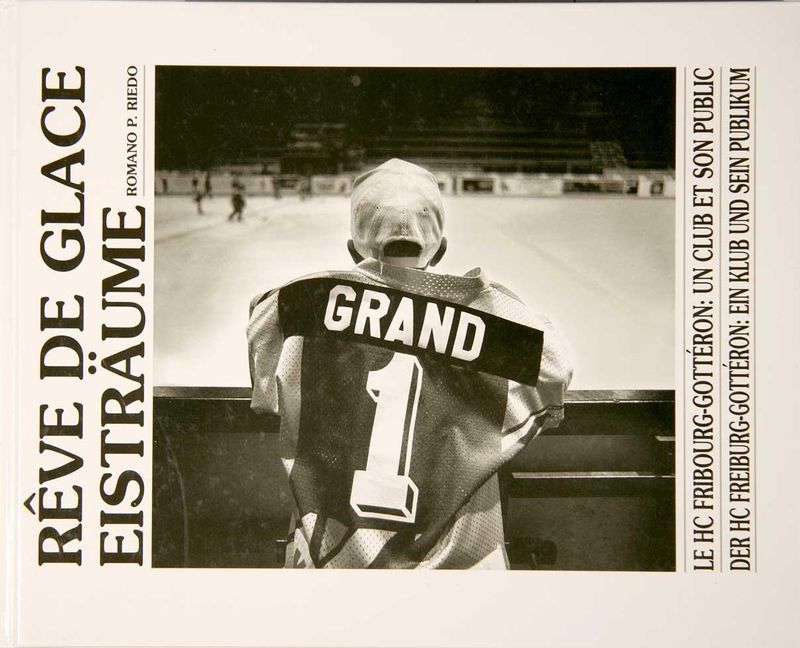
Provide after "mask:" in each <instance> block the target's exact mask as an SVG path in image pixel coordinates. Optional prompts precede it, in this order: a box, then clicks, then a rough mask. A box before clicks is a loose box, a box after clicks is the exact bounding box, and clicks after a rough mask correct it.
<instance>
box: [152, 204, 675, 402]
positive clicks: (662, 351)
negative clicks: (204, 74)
mask: <svg viewBox="0 0 800 648" xmlns="http://www.w3.org/2000/svg"><path fill="white" fill-rule="evenodd" d="M674 210H675V203H674V201H673V200H668V199H638V198H635V197H620V196H618V197H611V196H580V197H561V198H504V197H492V196H474V197H472V196H453V197H446V198H445V234H446V236H447V238H448V241H449V247H448V252H447V254H446V255H445V258H444V260H443V261H442V263H441V264H440V265H439V266H437V268H436V269H435V270H436V271H437V272H445V273H449V274H461V273H464V272H466V271H467V270H470V269H471V268H474V267H476V266H479V267H481V268H483V270H484V271H485V272H486V274H487V275H488V277H489V278H490V279H491V280H493V281H498V282H500V283H502V284H504V285H506V286H507V287H508V288H510V289H511V290H512V291H514V292H515V293H516V294H517V295H519V296H520V297H521V298H522V299H523V301H524V302H525V303H526V304H528V306H529V307H530V308H531V309H532V310H535V311H539V312H542V313H545V314H546V315H547V316H548V317H549V318H550V319H551V320H552V321H553V323H554V324H555V325H556V326H557V327H558V328H559V329H560V330H561V331H562V333H563V334H564V336H565V337H566V338H567V339H568V341H569V343H570V346H571V348H572V352H573V356H574V357H573V360H574V365H575V375H574V378H573V382H572V384H571V385H570V388H571V389H673V388H674V386H675V385H674V364H675V353H674V337H675V335H674V323H675V321H674V317H675V313H674V291H675V260H674V255H675V213H674ZM203 211H204V212H205V213H204V214H203V215H198V214H197V211H196V207H195V204H194V202H193V201H192V200H191V198H190V197H189V196H158V197H156V213H155V231H156V249H155V297H154V299H155V324H154V326H155V384H156V385H202V386H245V385H249V384H250V377H249V373H248V363H247V343H246V337H245V329H246V326H247V318H248V306H249V303H250V299H251V298H252V297H253V296H255V295H256V294H257V293H260V292H265V291H267V290H269V289H271V288H275V287H278V286H280V285H282V284H283V283H285V282H287V281H290V280H291V279H294V278H296V277H298V276H301V275H305V274H309V273H312V272H318V271H323V270H340V269H347V268H350V267H352V265H353V264H352V261H351V259H350V256H349V254H348V253H347V249H346V247H345V244H346V241H347V239H348V238H349V198H345V197H332V196H315V197H313V198H311V199H309V200H307V201H305V202H301V201H300V200H299V198H297V197H295V196H287V197H284V198H282V199H281V200H278V201H276V200H274V199H273V198H269V197H255V196H254V197H248V203H247V206H246V208H245V212H244V220H243V221H242V222H229V221H227V215H228V213H230V211H231V206H230V200H229V198H228V197H224V196H220V197H215V198H212V199H207V200H205V201H204V203H203Z"/></svg>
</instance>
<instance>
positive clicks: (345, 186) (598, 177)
mask: <svg viewBox="0 0 800 648" xmlns="http://www.w3.org/2000/svg"><path fill="white" fill-rule="evenodd" d="M435 175H436V179H437V180H438V182H439V188H440V189H441V191H442V194H444V195H449V196H453V195H480V194H485V195H492V196H509V197H514V196H517V197H554V196H562V195H569V194H614V195H630V196H636V197H639V198H652V197H657V198H674V197H675V178H674V175H673V174H672V173H670V172H667V171H634V170H627V169H620V170H614V171H607V172H605V173H603V174H592V175H578V174H530V173H479V172H463V173H458V172H456V173H445V172H437V173H436V174H435ZM238 177H239V180H240V181H241V182H242V184H244V188H245V189H244V190H245V193H246V194H247V195H250V196H282V195H293V194H298V193H300V192H303V191H308V192H309V193H310V194H311V195H344V196H347V195H349V194H350V191H351V190H352V187H353V178H354V176H353V175H348V174H341V175H315V176H311V177H310V178H307V177H304V176H298V175H290V174H282V175H266V174H256V173H241V174H239V175H238ZM233 179H234V175H233V174H232V173H230V172H218V173H211V174H210V175H209V177H208V189H209V190H210V193H211V194H212V195H229V194H230V193H231V189H232V184H233ZM194 180H196V182H194ZM309 184H310V191H309V187H308V185H309ZM155 189H156V194H158V195H161V194H172V195H191V194H194V193H195V192H196V191H201V192H203V193H208V192H207V191H206V176H205V174H201V173H194V172H191V171H156V187H155Z"/></svg>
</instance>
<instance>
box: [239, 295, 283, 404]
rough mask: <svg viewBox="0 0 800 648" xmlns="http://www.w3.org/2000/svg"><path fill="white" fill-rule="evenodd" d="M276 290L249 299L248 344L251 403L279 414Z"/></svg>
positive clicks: (280, 336)
mask: <svg viewBox="0 0 800 648" xmlns="http://www.w3.org/2000/svg"><path fill="white" fill-rule="evenodd" d="M278 312H279V311H278V291H277V290H273V291H271V292H269V293H266V294H265V295H259V296H258V297H256V298H255V299H253V301H252V302H251V303H250V323H249V324H248V326H247V346H248V351H249V357H250V379H251V381H252V384H253V395H252V399H251V402H250V406H251V407H252V408H253V409H254V410H256V411H257V412H265V413H273V414H278V413H279V412H278V388H277V378H276V375H275V373H276V371H277V368H278V361H279V360H280V357H281V351H282V348H283V333H282V331H281V324H280V318H279V315H278Z"/></svg>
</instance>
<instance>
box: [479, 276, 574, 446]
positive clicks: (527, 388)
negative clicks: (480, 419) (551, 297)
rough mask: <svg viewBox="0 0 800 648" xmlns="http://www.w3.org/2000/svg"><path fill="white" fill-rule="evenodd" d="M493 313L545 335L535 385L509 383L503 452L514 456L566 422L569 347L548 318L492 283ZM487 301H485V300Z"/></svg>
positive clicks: (569, 374) (504, 288) (570, 378)
mask: <svg viewBox="0 0 800 648" xmlns="http://www.w3.org/2000/svg"><path fill="white" fill-rule="evenodd" d="M492 289H493V290H491V291H487V293H489V295H490V299H491V309H492V310H493V311H494V312H497V313H499V314H500V315H502V316H503V317H506V318H508V319H511V320H513V321H516V322H519V323H520V324H523V325H525V326H530V327H532V328H535V329H538V330H540V331H542V333H543V336H542V355H541V360H540V363H539V375H538V377H537V380H536V385H535V386H531V385H527V384H522V383H519V382H515V381H509V385H508V401H507V405H506V414H505V419H504V421H503V431H502V448H503V451H504V453H505V452H507V453H509V455H513V454H514V453H515V452H517V451H519V450H520V449H521V448H522V447H523V446H525V445H526V444H527V443H529V442H530V441H531V440H532V439H533V438H535V437H536V436H537V435H538V434H539V433H540V432H541V431H542V430H545V429H547V428H554V427H558V425H559V424H560V423H561V421H562V420H563V418H564V396H565V394H566V392H567V388H568V387H569V383H570V381H571V380H572V372H573V368H572V360H571V354H570V352H569V347H568V345H567V343H566V341H565V340H564V338H563V337H562V336H561V334H560V333H559V332H558V331H557V330H556V328H555V327H554V326H553V324H552V323H551V322H550V320H549V319H548V318H547V317H544V316H543V315H540V314H535V313H532V312H531V311H530V310H529V309H528V308H527V307H526V306H525V305H524V304H523V303H522V301H521V300H520V299H519V297H517V296H516V295H515V294H514V293H512V292H511V291H510V290H508V288H506V287H505V286H503V285H501V284H497V283H492ZM484 298H485V297H484Z"/></svg>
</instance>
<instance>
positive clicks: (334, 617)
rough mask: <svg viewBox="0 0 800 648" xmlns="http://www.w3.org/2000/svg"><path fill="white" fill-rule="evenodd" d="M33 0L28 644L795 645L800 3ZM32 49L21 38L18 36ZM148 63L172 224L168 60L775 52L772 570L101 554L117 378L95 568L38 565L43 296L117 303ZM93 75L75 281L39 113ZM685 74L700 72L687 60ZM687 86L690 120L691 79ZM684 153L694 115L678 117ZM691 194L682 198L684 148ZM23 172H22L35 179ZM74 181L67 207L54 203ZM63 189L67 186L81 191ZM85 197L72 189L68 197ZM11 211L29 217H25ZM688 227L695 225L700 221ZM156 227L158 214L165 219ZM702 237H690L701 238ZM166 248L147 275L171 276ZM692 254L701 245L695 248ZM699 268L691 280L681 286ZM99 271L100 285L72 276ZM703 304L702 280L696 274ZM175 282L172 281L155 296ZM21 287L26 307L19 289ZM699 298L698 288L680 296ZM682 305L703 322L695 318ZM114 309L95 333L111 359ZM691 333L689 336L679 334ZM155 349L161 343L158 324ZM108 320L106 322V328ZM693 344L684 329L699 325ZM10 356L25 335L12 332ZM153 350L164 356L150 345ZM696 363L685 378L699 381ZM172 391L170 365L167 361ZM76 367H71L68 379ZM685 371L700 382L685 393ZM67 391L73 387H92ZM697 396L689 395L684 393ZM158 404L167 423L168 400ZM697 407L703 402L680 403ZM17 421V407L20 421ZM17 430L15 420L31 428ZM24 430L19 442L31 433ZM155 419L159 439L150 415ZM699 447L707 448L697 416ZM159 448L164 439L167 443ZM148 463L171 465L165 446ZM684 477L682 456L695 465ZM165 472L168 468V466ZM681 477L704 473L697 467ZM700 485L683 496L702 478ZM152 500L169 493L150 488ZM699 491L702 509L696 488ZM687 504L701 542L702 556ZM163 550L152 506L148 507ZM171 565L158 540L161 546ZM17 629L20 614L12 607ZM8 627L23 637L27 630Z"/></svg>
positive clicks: (22, 573)
mask: <svg viewBox="0 0 800 648" xmlns="http://www.w3.org/2000/svg"><path fill="white" fill-rule="evenodd" d="M0 11H9V12H16V19H17V20H18V28H17V47H18V48H19V61H18V68H17V70H18V72H17V74H18V79H19V90H18V92H17V112H16V118H17V120H18V121H17V132H18V134H19V141H20V143H21V150H20V153H19V157H18V176H19V181H20V184H19V188H18V192H17V200H18V203H19V211H18V213H17V214H13V213H12V214H11V216H12V217H13V218H16V219H17V221H18V228H19V236H20V238H19V242H18V243H17V246H18V247H17V255H18V256H17V264H18V268H19V275H20V276H21V277H24V283H20V284H19V297H20V299H19V303H18V304H17V306H16V308H17V318H18V320H17V326H18V332H19V335H20V339H19V340H17V341H16V342H17V344H18V349H19V352H18V361H19V364H18V366H17V367H16V370H15V374H16V376H17V378H18V382H17V388H18V389H19V392H18V394H15V393H14V392H13V391H12V392H11V393H8V391H6V392H5V393H4V398H6V399H7V400H6V403H8V402H11V403H12V404H13V405H14V407H15V408H16V409H15V417H16V418H15V424H14V427H13V428H12V429H13V430H14V431H15V434H16V437H17V438H18V440H19V443H18V451H19V455H18V456H17V457H16V458H15V459H13V458H12V465H15V466H17V467H18V473H17V474H16V475H15V479H16V486H17V488H16V490H14V489H9V492H8V493H6V494H5V495H6V498H7V499H6V500H5V503H6V505H7V507H8V511H7V516H8V518H7V520H6V521H7V522H9V521H10V522H11V523H12V524H13V525H14V526H15V527H16V536H15V537H14V536H12V543H13V544H14V545H15V546H16V549H17V552H16V555H15V556H14V564H15V566H16V569H12V570H11V571H8V572H6V574H5V578H6V579H11V581H7V582H11V584H12V587H14V588H15V589H14V590H13V591H12V599H13V600H12V601H11V602H12V606H13V612H12V616H11V618H10V619H7V621H8V622H9V623H10V625H9V626H7V633H8V635H7V637H10V640H11V641H18V642H19V643H20V644H22V645H27V646H31V645H37V646H39V645H73V644H80V645H116V644H121V645H128V646H131V645H217V644H222V645H282V646H311V645H333V646H342V645H353V646H355V645H358V646H362V645H363V646H398V645H402V646H410V645H415V646H416V645H420V646H422V645H424V646H432V645H441V646H495V645H517V646H533V645H536V646H547V647H555V646H615V647H618V648H621V647H625V646H631V647H637V648H638V647H640V646H642V645H648V646H665V647H666V646H669V647H672V646H675V645H687V646H699V645H707V646H743V647H744V646H748V647H750V646H789V645H792V644H793V643H794V642H795V641H796V640H797V639H796V637H797V630H798V629H799V628H798V614H797V604H798V602H800V601H799V600H798V598H799V597H798V579H797V576H798V550H797V547H798V540H799V539H800V533H799V531H800V529H799V528H798V515H797V501H796V499H795V497H796V493H797V471H796V469H795V464H796V461H797V459H796V458H797V457H798V454H799V453H798V450H800V441H799V440H798V439H799V438H800V437H799V435H798V433H797V429H796V424H795V421H796V412H795V410H794V408H793V406H794V405H795V403H796V400H797V395H796V394H797V386H798V381H797V377H796V376H797V370H798V335H797V331H798V330H800V317H799V315H800V308H799V300H800V290H798V288H799V286H798V283H799V280H798V277H800V267H799V266H798V258H800V257H799V255H798V244H800V210H799V209H798V207H800V200H799V199H798V178H800V119H799V118H798V110H800V78H798V77H799V76H800V75H798V72H797V68H796V65H797V62H798V61H800V45H799V44H798V38H797V34H798V31H800V7H798V6H795V5H791V4H779V3H776V4H771V3H770V4H761V3H755V4H738V5H720V4H708V5H699V4H675V5H658V6H655V5H650V4H647V5H608V6H602V5H584V4H582V5H552V6H542V5H532V6H514V5H509V6H489V5H479V6H475V5H462V6H452V5H451V6H447V5H442V6H419V5H375V6H367V5H351V6H331V5H306V4H301V5H253V4H242V5H227V4H226V5H207V4H191V5H190V4H166V3H165V4H160V3H158V4H155V3H152V4H151V3H141V4H128V3H108V4H105V3H84V4H72V3H67V2H57V3H50V2H34V3H25V4H20V5H13V6H10V7H9V6H8V5H6V6H4V7H1V8H0ZM6 47H8V46H6ZM131 64H133V65H137V66H138V67H139V68H140V69H142V68H144V67H145V66H146V68H147V69H146V75H147V84H148V85H147V87H146V88H145V95H144V97H145V98H146V101H147V110H148V113H147V118H148V121H147V142H146V147H145V151H146V153H147V156H148V158H147V174H146V182H147V183H148V184H147V187H146V189H147V192H148V196H147V198H146V201H145V204H146V205H147V206H148V208H149V217H150V219H151V221H150V225H152V194H151V193H150V189H151V185H152V168H153V160H152V152H153V123H152V117H153V100H154V97H153V84H152V81H153V72H154V65H156V64H170V65H180V64H186V65H273V66H280V65H309V66H350V65H352V66H356V65H371V66H415V65H419V66H491V67H503V66H535V67H549V66H624V67H630V66H653V65H664V66H678V67H679V68H680V67H681V66H684V65H688V66H694V65H698V66H720V65H723V66H732V65H751V66H756V67H757V80H758V88H757V98H758V104H757V106H756V113H757V115H758V117H757V127H756V132H757V142H758V150H757V155H756V169H757V178H756V196H757V204H756V210H755V222H756V227H757V232H758V233H757V245H758V247H757V250H756V258H757V261H758V269H757V273H756V277H757V289H756V300H757V308H758V312H757V320H758V324H757V327H756V331H757V336H758V337H757V340H756V353H757V386H756V389H757V392H758V406H759V410H758V413H757V426H756V439H757V440H756V443H757V453H756V456H757V462H758V463H757V471H756V474H757V479H758V492H759V495H758V542H759V556H758V573H757V574H755V575H725V577H720V576H708V575H702V574H698V575H693V574H685V573H682V571H681V570H682V569H683V564H681V563H680V562H679V564H678V569H679V571H678V573H676V574H636V573H633V574H624V573H561V572H516V573H471V572H452V573H407V572H391V571H383V572H376V573H360V572H358V573H357V572H335V573H313V572H307V573H303V572H282V571H268V570H233V569H231V570H168V569H159V570H151V569H149V568H147V567H144V568H138V567H128V566H125V567H121V566H114V565H110V566H107V567H103V568H101V567H99V566H98V559H97V556H98V545H97V537H98V535H99V528H98V505H97V501H96V500H97V499H98V497H97V483H98V480H99V475H100V469H99V467H98V464H99V456H98V455H99V436H98V435H99V429H98V428H99V426H98V425H96V421H97V403H98V401H99V390H100V386H101V385H102V384H103V383H102V381H103V380H104V378H103V376H102V374H103V373H104V372H102V371H100V372H98V374H96V375H95V378H94V380H99V381H100V382H99V383H97V384H93V383H92V379H87V380H84V381H83V383H82V386H81V388H80V392H76V394H75V398H74V399H75V400H83V401H84V402H85V405H86V412H85V415H86V416H85V421H86V433H85V439H84V443H83V446H82V447H83V448H84V458H85V459H86V462H87V463H86V466H85V467H84V469H83V471H82V473H83V478H84V480H85V483H84V566H83V567H80V568H76V567H73V566H46V567H41V568H40V567H37V566H36V553H35V550H36V534H37V533H38V528H39V524H38V523H37V522H36V520H35V518H34V517H33V516H31V515H30V514H29V513H27V512H26V511H25V510H24V509H23V508H22V504H21V503H22V501H23V500H24V499H26V498H27V496H28V495H29V494H30V493H31V492H33V491H34V490H35V488H37V487H38V483H37V470H38V466H39V463H38V462H39V456H38V453H37V451H36V446H37V443H38V438H37V437H38V435H37V433H36V429H37V416H38V404H39V403H44V402H53V403H55V402H57V400H60V401H64V400H66V399H67V397H66V396H59V395H58V390H57V389H54V387H53V386H52V385H48V384H47V381H45V382H44V383H41V382H40V381H39V380H38V350H39V346H40V345H41V343H42V341H43V340H44V339H45V336H43V335H42V334H40V333H39V330H38V299H39V297H40V296H42V295H48V294H52V295H57V294H64V295H72V294H74V293H80V294H83V295H84V296H85V297H86V299H87V312H88V313H91V312H97V309H98V308H99V307H98V301H99V290H100V287H99V284H100V278H101V277H102V276H103V274H107V273H108V272H109V270H108V268H107V267H104V265H107V264H102V263H101V262H100V260H99V246H100V243H99V235H100V229H99V213H100V209H101V208H102V207H104V206H112V207H116V206H118V205H119V206H126V205H131V204H133V201H129V200H128V199H125V197H124V160H123V158H124V153H125V148H124V118H125V115H124V108H125V106H124V98H123V95H124V83H125V68H126V67H127V66H128V65H131ZM75 65H82V66H84V67H86V68H87V80H86V92H87V101H86V104H85V105H84V110H85V112H86V116H87V122H88V130H87V134H86V135H85V137H84V140H83V144H84V145H85V147H86V154H87V163H86V165H85V167H84V170H85V177H86V179H87V180H86V181H87V186H86V198H87V202H86V214H87V225H86V226H85V227H84V228H83V229H84V235H85V237H86V242H87V258H86V259H85V261H84V263H83V264H82V265H81V268H80V269H79V270H76V271H75V272H72V273H68V274H67V275H64V276H62V277H55V276H54V275H55V274H56V273H53V272H49V271H45V270H46V269H45V270H43V268H44V265H43V263H42V262H41V260H40V259H39V256H38V240H39V237H40V235H41V228H40V226H39V210H40V209H42V208H43V207H47V206H58V205H59V204H61V205H63V204H64V201H65V194H68V193H69V192H67V191H66V190H65V189H63V188H61V187H57V186H56V185H55V183H52V182H49V181H46V180H44V179H42V177H41V176H40V175H39V169H40V167H41V165H42V164H43V163H45V162H48V161H50V160H52V159H55V157H56V156H55V152H56V149H55V147H52V146H51V145H49V144H47V143H46V141H45V140H44V137H43V136H42V134H41V132H40V130H39V117H40V114H41V110H42V104H41V101H40V95H39V93H40V79H41V68H43V67H53V68H55V69H62V70H70V69H73V68H74V66H75ZM677 76H678V79H679V81H680V80H681V79H682V78H683V74H682V71H681V70H680V69H679V71H678V75H677ZM678 85H679V90H678V93H679V94H678V97H679V98H678V101H679V106H678V115H677V120H678V124H681V123H682V119H683V109H682V104H681V99H682V90H681V88H680V86H681V84H680V83H679V84H678ZM677 132H678V138H677V139H678V142H679V146H680V142H681V139H682V138H681V137H680V133H681V130H680V128H678V131H677ZM677 159H678V169H679V173H678V179H679V184H678V195H681V192H682V189H683V188H682V185H681V181H680V177H681V176H680V169H681V160H682V152H681V151H679V152H678V158H677ZM12 177H13V176H12ZM51 196H52V199H53V200H52V202H50V203H48V199H49V198H50V197H51ZM59 201H60V202H59ZM66 204H67V205H70V204H72V203H70V202H67V203H66ZM676 204H677V206H680V202H679V201H677V202H676ZM3 217H4V218H7V217H8V216H7V215H4V216H3ZM678 225H679V226H682V223H678ZM150 232H152V227H151V228H150ZM681 232H682V230H680V229H679V230H678V234H677V236H676V241H677V244H678V247H679V248H680V247H681V243H682V236H681ZM152 252H153V249H152V244H150V247H149V248H148V263H147V268H148V270H147V275H146V276H147V281H148V285H149V286H148V287H151V286H152V259H153V254H152ZM681 253H682V251H681V249H678V250H677V254H678V255H679V256H678V263H680V262H681V257H680V254H681ZM681 274H682V273H680V272H678V273H677V276H678V278H679V280H680V277H681ZM75 280H79V281H80V282H81V283H80V286H79V287H76V286H74V285H71V282H72V281H75ZM676 294H677V295H678V298H679V299H680V296H681V295H682V287H681V286H677V287H676ZM151 297H152V295H150V298H151ZM7 303H8V302H7ZM678 307H679V308H680V305H679V306H678ZM678 321H680V318H678ZM99 324H100V322H99V321H98V320H96V319H95V320H94V322H91V321H90V322H89V325H88V328H87V332H86V333H85V334H84V336H83V338H82V339H83V340H84V341H85V344H84V349H85V351H87V352H88V351H90V350H95V351H97V352H98V353H102V352H103V350H105V351H108V350H109V348H110V347H108V346H103V345H101V344H100V342H99ZM677 334H678V335H679V336H680V331H678V332H677ZM148 335H149V336H150V338H149V339H148V340H147V345H148V349H149V352H150V354H152V348H153V347H152V329H151V328H150V329H149V333H148ZM92 336H98V337H97V338H95V340H96V341H93V338H92ZM676 344H677V348H678V349H679V354H680V353H681V351H680V350H681V349H683V342H682V340H680V339H679V340H677V341H676ZM3 351H4V353H7V352H8V351H7V349H6V348H4V349H3ZM149 361H150V362H152V355H150V360H149ZM679 361H680V358H677V359H676V373H677V375H678V377H679V381H680V364H679ZM147 377H148V395H149V393H150V387H151V385H150V384H149V380H150V379H151V377H152V367H150V368H149V370H148V372H147ZM65 384H66V383H65ZM680 393H681V386H680V384H679V385H678V398H680ZM68 398H69V400H67V402H72V400H73V398H72V394H70V395H69V397H68ZM680 405H681V404H680V401H679V402H678V407H680ZM151 411H152V410H151V408H149V407H148V416H149V413H150V412H151ZM676 421H678V422H680V421H681V417H680V416H676ZM5 423H7V422H6V421H4V424H5ZM7 432H8V431H7ZM7 432H6V433H5V434H6V436H5V437H4V442H5V443H9V442H10V439H11V437H10V436H8V434H7ZM147 434H148V435H149V434H150V430H149V428H148V431H147ZM677 434H678V441H679V442H678V447H677V448H676V457H682V456H683V449H682V445H681V443H680V438H681V430H680V429H679V430H677ZM148 446H149V443H148V441H146V442H145V447H146V449H147V448H148ZM141 465H143V466H145V467H148V466H149V453H148V455H147V456H146V459H145V461H143V462H142V464H141ZM678 471H679V474H678V478H679V479H681V477H682V475H681V474H680V473H681V466H680V465H679V466H678ZM146 473H147V478H148V479H149V468H147V470H146ZM678 483H679V484H680V482H678ZM679 492H680V491H679ZM148 495H149V494H148ZM678 505H679V506H680V502H679V504H678ZM681 520H682V511H680V510H679V511H678V524H679V526H678V532H677V537H678V539H679V546H678V557H679V559H680V557H681V556H682V555H683V551H682V546H681V545H680V538H682V536H683V533H682V528H681ZM146 529H147V531H148V533H147V535H146V544H148V543H149V529H150V527H149V519H148V520H147V522H146ZM148 561H149V551H148V552H147V553H146V554H145V562H146V564H147V562H148ZM4 623H6V622H5V621H4ZM7 640H9V639H8V638H7Z"/></svg>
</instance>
